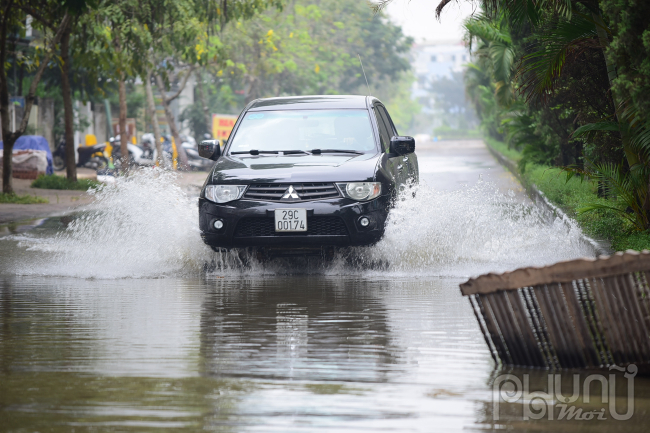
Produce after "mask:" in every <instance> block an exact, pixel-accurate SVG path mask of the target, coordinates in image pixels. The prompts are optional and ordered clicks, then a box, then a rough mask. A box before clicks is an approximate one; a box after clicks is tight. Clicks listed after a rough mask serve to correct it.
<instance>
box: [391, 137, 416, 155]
mask: <svg viewBox="0 0 650 433" xmlns="http://www.w3.org/2000/svg"><path fill="white" fill-rule="evenodd" d="M413 152H415V139H414V138H413V137H397V136H395V137H393V138H391V139H390V153H396V154H398V155H406V154H407V153H413Z"/></svg>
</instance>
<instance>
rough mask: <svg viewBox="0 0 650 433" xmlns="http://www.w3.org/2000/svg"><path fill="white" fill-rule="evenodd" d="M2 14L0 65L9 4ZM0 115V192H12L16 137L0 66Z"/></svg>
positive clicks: (4, 47) (6, 29) (0, 63)
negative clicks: (0, 125) (0, 126)
mask: <svg viewBox="0 0 650 433" xmlns="http://www.w3.org/2000/svg"><path fill="white" fill-rule="evenodd" d="M2 6H3V9H4V10H3V11H2V12H3V16H2V21H0V65H4V64H5V62H6V59H7V33H9V21H10V20H11V12H12V11H11V6H10V5H6V6H5V4H4V2H3V4H2ZM0 116H2V141H3V143H2V145H3V150H2V192H4V193H5V194H13V193H14V188H13V185H12V180H11V174H12V168H13V167H12V162H13V161H12V160H11V158H12V156H13V150H14V143H15V142H16V138H14V137H13V134H12V133H11V130H10V129H9V128H10V126H9V83H8V81H7V70H6V69H5V68H4V67H2V68H0Z"/></svg>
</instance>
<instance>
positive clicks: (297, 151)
mask: <svg viewBox="0 0 650 433" xmlns="http://www.w3.org/2000/svg"><path fill="white" fill-rule="evenodd" d="M280 152H282V153H284V154H285V155H293V154H296V153H304V154H307V155H309V152H305V151H304V150H281V151H280Z"/></svg>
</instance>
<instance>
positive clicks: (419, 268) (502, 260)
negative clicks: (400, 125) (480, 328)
mask: <svg viewBox="0 0 650 433" xmlns="http://www.w3.org/2000/svg"><path fill="white" fill-rule="evenodd" d="M94 196H95V201H94V203H93V204H92V205H91V206H90V207H88V209H86V211H85V212H84V213H83V214H82V215H81V216H80V217H79V218H77V219H75V220H74V221H73V222H72V223H71V224H70V225H69V226H68V227H67V229H66V230H65V231H63V232H61V233H59V234H57V235H55V236H54V237H49V238H45V239H42V238H41V239H31V240H30V239H25V240H23V241H21V242H20V244H19V246H23V247H27V248H28V250H31V251H38V252H40V254H38V256H37V260H38V263H37V266H34V265H33V263H31V264H30V266H29V267H27V266H18V269H16V272H17V273H20V274H40V275H61V276H75V277H81V278H125V277H132V278H143V277H160V276H171V275H181V276H182V275H188V274H198V273H200V272H201V271H202V270H203V268H204V265H205V264H206V263H207V264H212V265H213V266H214V267H215V268H216V269H215V271H214V272H215V273H218V274H223V273H246V274H263V273H270V274H277V273H293V272H299V273H304V272H305V270H304V266H303V265H302V264H301V265H300V266H288V265H290V263H288V262H287V261H275V262H270V263H265V264H261V263H258V262H257V261H256V260H254V259H252V258H250V259H249V260H248V263H246V264H244V263H243V262H242V261H241V260H240V258H239V256H238V254H237V252H236V251H230V252H223V253H213V252H212V251H211V250H210V249H209V248H208V247H206V246H205V245H204V244H203V242H202V240H201V238H200V232H199V229H198V224H197V223H198V210H197V206H196V201H195V199H192V198H190V197H188V196H187V195H186V194H185V193H184V192H183V191H182V189H181V188H180V187H179V186H178V185H177V184H176V176H175V175H174V174H173V173H170V172H165V171H162V170H152V169H146V170H145V169H143V170H138V171H136V172H135V173H133V174H132V175H130V176H129V177H126V178H119V179H118V180H117V182H116V183H115V184H114V185H107V186H104V187H103V188H101V189H100V190H98V191H96V192H95V193H94ZM579 236H580V233H579V231H578V230H571V229H567V228H566V226H564V225H563V224H561V223H555V224H552V225H547V224H544V223H543V222H542V219H541V218H540V216H539V214H538V212H537V211H536V210H535V208H532V207H530V206H526V205H522V204H519V203H518V202H517V201H516V200H515V199H514V198H513V197H508V196H504V195H503V194H500V193H498V192H497V191H496V188H495V187H494V186H493V185H491V184H489V183H484V182H479V183H477V184H476V185H475V186H473V187H471V188H464V189H461V190H457V191H436V190H433V189H431V188H429V187H427V186H426V185H422V186H420V187H419V188H418V190H417V195H416V197H415V198H412V197H410V196H409V198H407V199H404V200H402V201H400V202H399V204H398V205H397V206H396V207H395V208H394V209H393V210H392V211H391V214H390V217H389V220H388V223H387V227H386V234H385V236H384V239H382V241H380V242H379V243H378V244H377V245H375V246H373V247H367V248H354V249H351V250H348V251H346V252H343V253H342V254H341V255H339V257H337V258H336V259H335V260H334V261H333V262H332V263H330V264H329V265H326V266H315V267H314V268H313V269H310V272H317V273H326V274H358V273H359V272H362V273H368V272H370V273H376V272H380V273H381V274H384V275H385V274H387V273H388V274H393V275H414V274H415V275H445V276H469V275H476V274H479V273H483V272H494V271H504V270H509V269H514V268H517V267H521V266H530V265H544V264H548V263H552V262H555V261H559V260H566V259H572V258H576V257H582V256H586V255H589V254H590V251H589V250H588V248H587V247H586V246H585V245H584V244H583V243H582V242H581V241H580V238H579ZM44 253H46V254H44ZM350 256H354V257H355V259H356V260H355V261H354V263H356V264H362V265H368V264H372V263H388V264H389V266H388V268H387V269H384V270H382V271H367V269H368V267H367V266H361V269H359V267H357V266H355V265H353V266H351V265H350V261H349V260H347V261H346V258H349V257H350ZM364 269H366V270H364Z"/></svg>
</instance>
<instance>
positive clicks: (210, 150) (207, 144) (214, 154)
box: [199, 140, 221, 161]
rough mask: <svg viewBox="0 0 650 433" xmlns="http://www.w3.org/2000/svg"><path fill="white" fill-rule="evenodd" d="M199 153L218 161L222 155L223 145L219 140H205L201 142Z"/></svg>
mask: <svg viewBox="0 0 650 433" xmlns="http://www.w3.org/2000/svg"><path fill="white" fill-rule="evenodd" d="M199 155H200V156H201V157H202V158H207V159H211V160H213V161H216V160H217V159H219V157H220V156H221V146H220V145H219V140H203V141H202V142H201V144H199Z"/></svg>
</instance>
